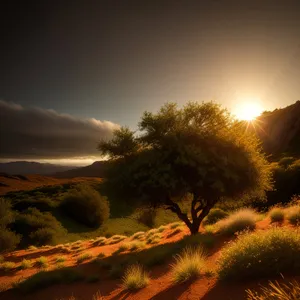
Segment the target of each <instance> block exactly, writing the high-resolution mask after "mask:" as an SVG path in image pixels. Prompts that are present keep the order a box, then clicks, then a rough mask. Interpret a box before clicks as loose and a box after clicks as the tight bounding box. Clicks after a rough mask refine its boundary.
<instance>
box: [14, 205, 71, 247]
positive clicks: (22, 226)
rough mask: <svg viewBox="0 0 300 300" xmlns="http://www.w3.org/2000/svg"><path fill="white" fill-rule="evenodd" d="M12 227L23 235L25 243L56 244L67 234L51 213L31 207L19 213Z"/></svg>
mask: <svg viewBox="0 0 300 300" xmlns="http://www.w3.org/2000/svg"><path fill="white" fill-rule="evenodd" d="M12 228H13V230H14V231H15V232H17V233H20V234H22V235H23V240H22V243H23V244H24V245H32V244H34V245H39V246H41V245H45V244H55V243H56V242H57V241H58V240H59V239H60V238H61V237H62V236H63V235H64V234H66V230H65V229H64V228H63V227H62V225H61V223H60V222H58V221H57V220H56V218H55V217H54V216H53V215H52V214H51V213H49V212H40V211H39V210H37V209H36V208H29V209H27V210H26V211H24V212H22V214H18V215H17V218H16V221H15V223H14V224H13V225H12Z"/></svg>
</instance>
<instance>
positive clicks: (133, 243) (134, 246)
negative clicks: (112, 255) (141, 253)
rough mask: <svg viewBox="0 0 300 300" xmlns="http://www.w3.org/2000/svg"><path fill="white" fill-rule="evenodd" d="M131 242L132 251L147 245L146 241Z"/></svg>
mask: <svg viewBox="0 0 300 300" xmlns="http://www.w3.org/2000/svg"><path fill="white" fill-rule="evenodd" d="M129 244H130V250H131V251H134V250H138V249H142V248H144V247H145V243H144V242H131V243H129Z"/></svg>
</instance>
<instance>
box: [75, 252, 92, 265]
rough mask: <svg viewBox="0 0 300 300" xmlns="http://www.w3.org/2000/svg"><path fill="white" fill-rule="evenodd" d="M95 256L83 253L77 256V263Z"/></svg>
mask: <svg viewBox="0 0 300 300" xmlns="http://www.w3.org/2000/svg"><path fill="white" fill-rule="evenodd" d="M92 257H93V256H92V255H91V254H90V253H83V254H82V255H80V256H79V257H78V258H77V263H82V262H84V261H86V260H89V259H91V258H92Z"/></svg>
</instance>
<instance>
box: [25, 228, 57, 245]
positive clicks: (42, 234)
mask: <svg viewBox="0 0 300 300" xmlns="http://www.w3.org/2000/svg"><path fill="white" fill-rule="evenodd" d="M56 235H57V233H56V232H55V231H54V230H53V229H51V228H39V229H38V230H36V231H34V232H32V233H31V234H30V235H29V237H30V239H31V241H32V243H33V244H35V245H37V246H42V245H50V244H56V243H57V236H56Z"/></svg>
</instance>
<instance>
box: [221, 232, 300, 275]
mask: <svg viewBox="0 0 300 300" xmlns="http://www.w3.org/2000/svg"><path fill="white" fill-rule="evenodd" d="M219 265H220V268H219V276H220V278H221V279H244V278H259V277H264V276H270V275H276V274H280V273H283V272H291V273H293V272H299V267H300V234H299V233H298V232H296V231H294V230H287V229H283V228H273V229H270V230H268V231H259V232H255V233H251V234H244V235H240V236H239V237H238V239H237V240H236V241H235V242H232V243H231V244H229V245H228V246H227V247H226V248H224V249H223V250H222V253H221V257H220V260H219Z"/></svg>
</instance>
